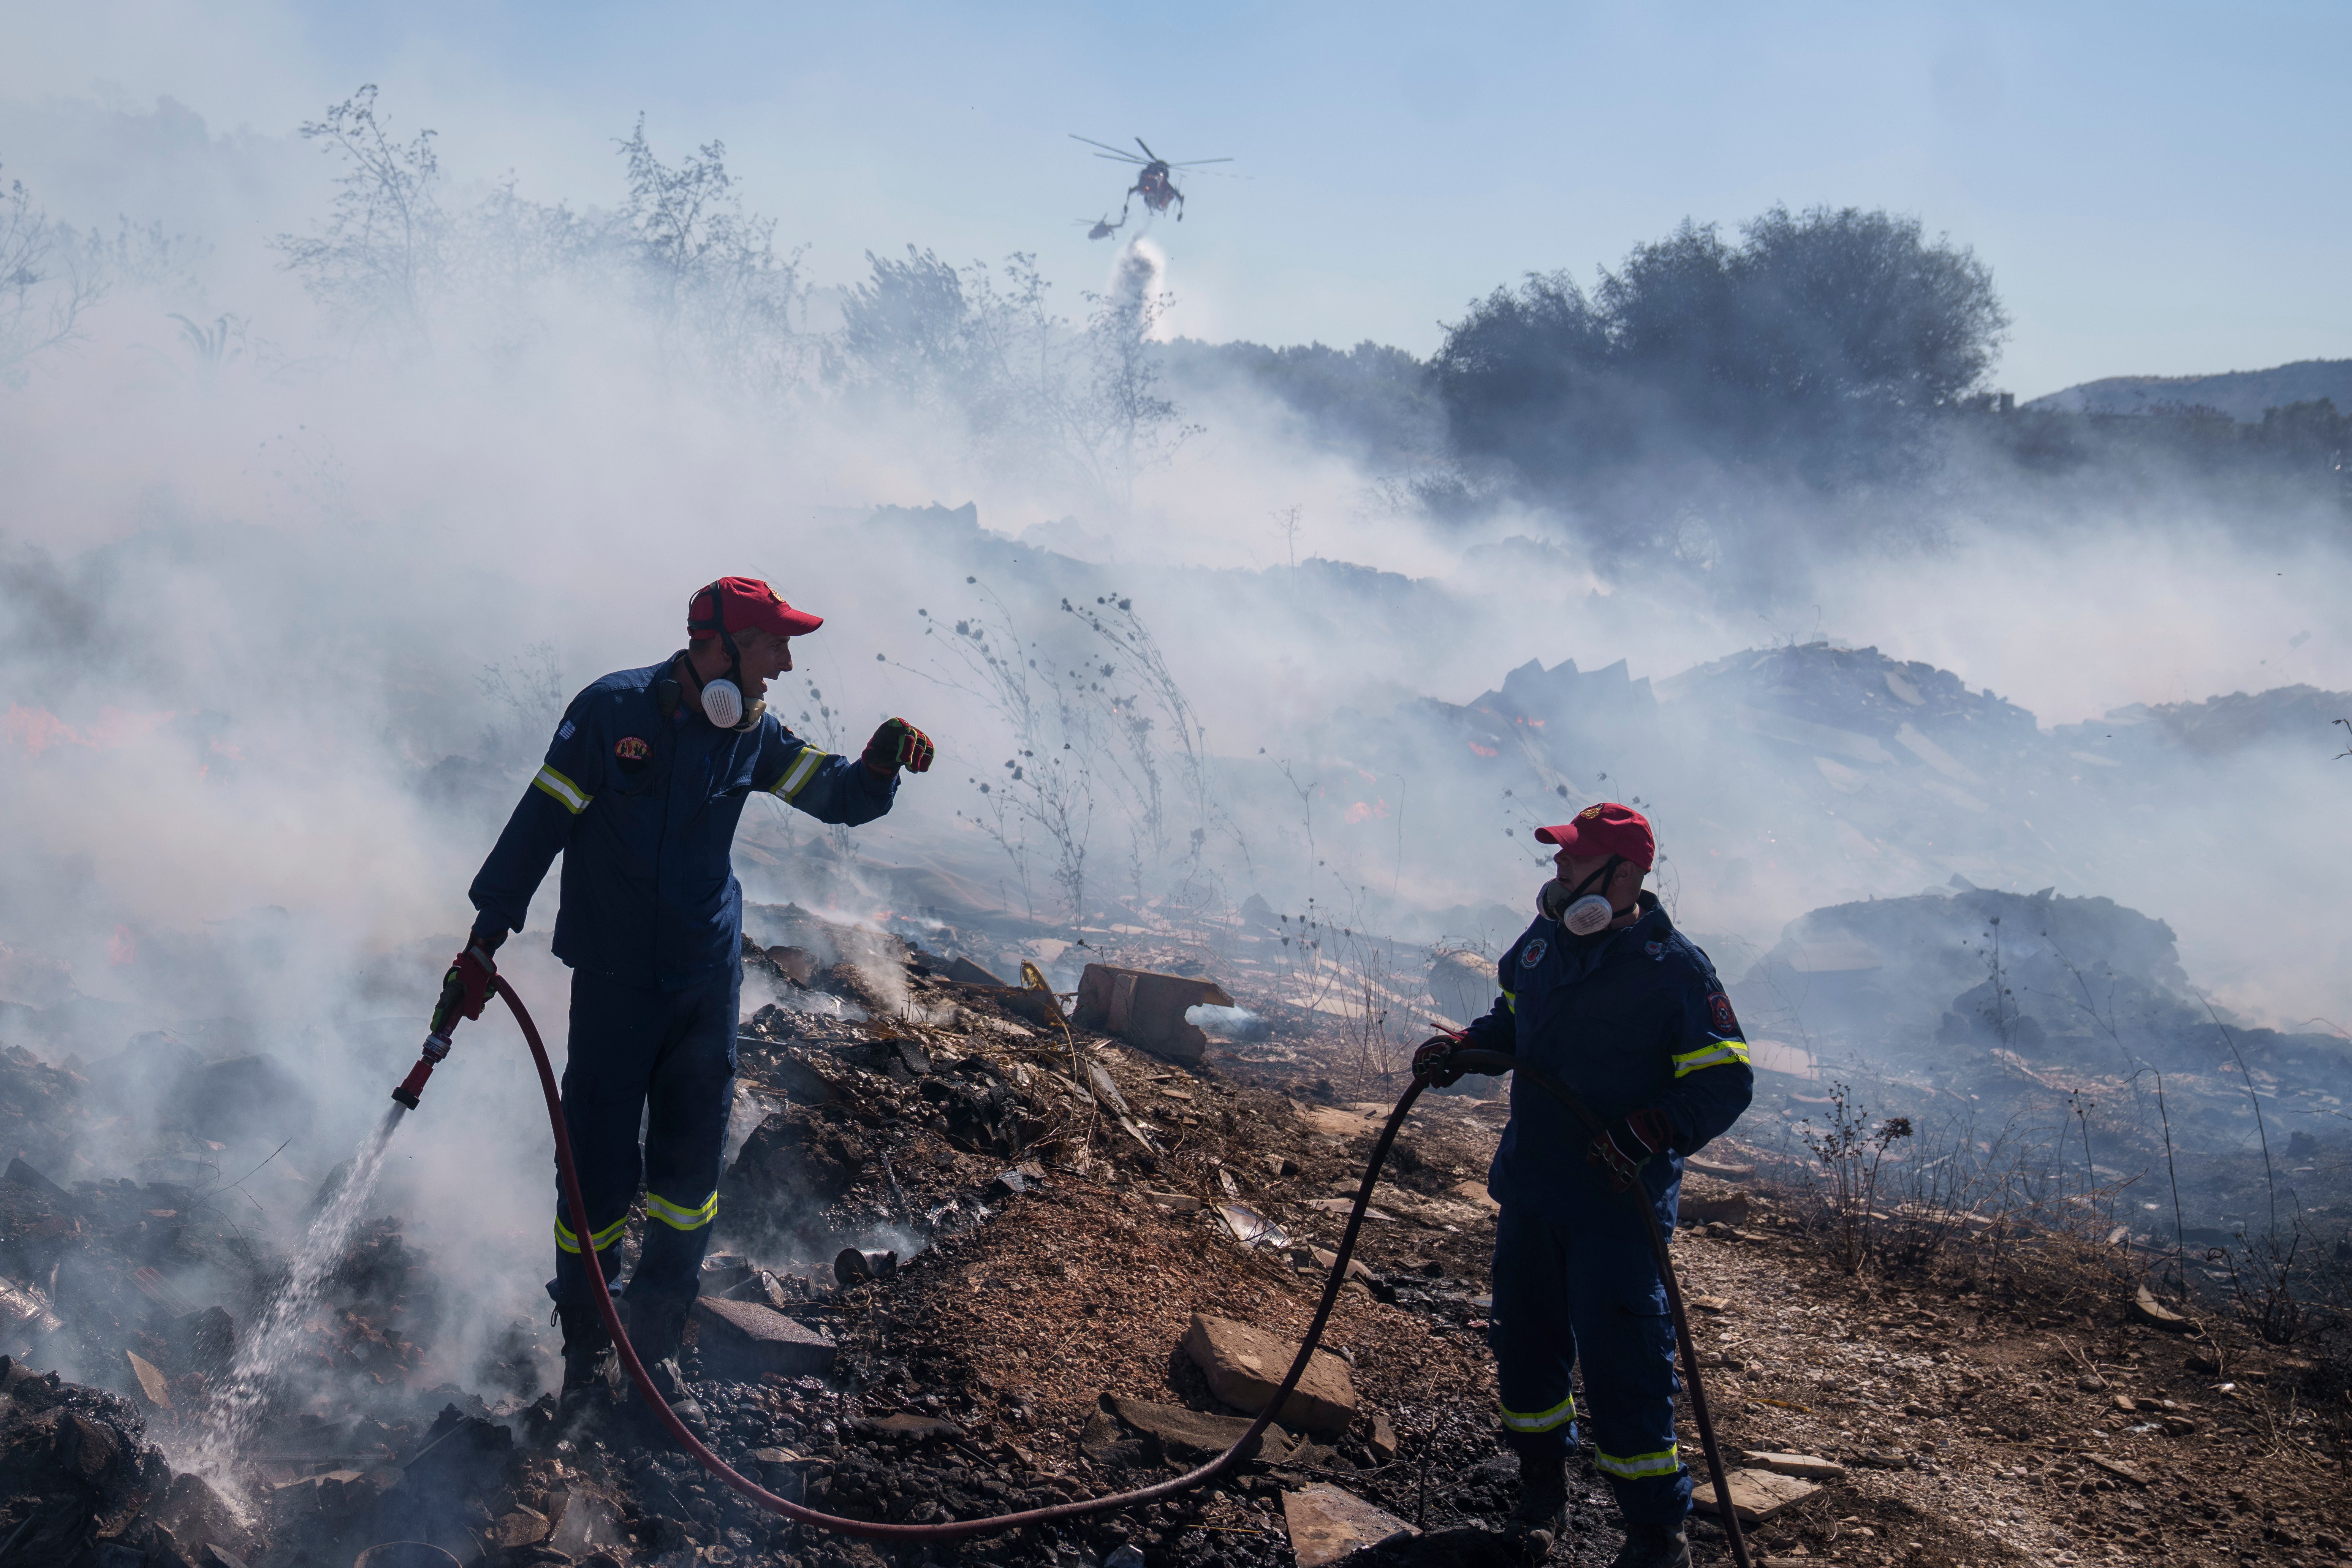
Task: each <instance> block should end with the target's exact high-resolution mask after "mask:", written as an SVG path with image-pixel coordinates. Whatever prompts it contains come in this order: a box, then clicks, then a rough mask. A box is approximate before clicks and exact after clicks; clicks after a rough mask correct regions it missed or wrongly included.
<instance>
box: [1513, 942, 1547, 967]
mask: <svg viewBox="0 0 2352 1568" xmlns="http://www.w3.org/2000/svg"><path fill="white" fill-rule="evenodd" d="M1544 946H1545V943H1544V939H1543V938H1541V937H1538V938H1536V939H1535V941H1533V942H1529V943H1528V945H1527V946H1525V947H1523V948H1521V949H1519V967H1520V968H1521V969H1533V968H1534V967H1535V966H1536V965H1537V964H1538V963H1542V962H1543V955H1544Z"/></svg>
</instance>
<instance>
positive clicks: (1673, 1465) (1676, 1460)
mask: <svg viewBox="0 0 2352 1568" xmlns="http://www.w3.org/2000/svg"><path fill="white" fill-rule="evenodd" d="M1681 1448H1682V1446H1681V1445H1680V1444H1678V1443H1670V1444H1668V1445H1667V1446H1666V1447H1665V1449H1664V1452H1662V1453H1656V1454H1635V1455H1633V1456H1631V1457H1630V1458H1622V1459H1621V1458H1618V1457H1617V1456H1616V1455H1614V1454H1604V1453H1601V1451H1600V1450H1599V1449H1597V1448H1596V1449H1594V1450H1593V1453H1592V1462H1593V1464H1594V1465H1595V1466H1596V1467H1597V1468H1601V1469H1603V1470H1606V1471H1607V1472H1608V1473H1609V1474H1611V1475H1612V1476H1622V1477H1623V1478H1624V1479H1627V1480H1629V1481H1638V1480H1641V1479H1643V1478H1644V1477H1647V1476H1671V1475H1673V1474H1674V1473H1675V1471H1676V1470H1679V1469H1681V1468H1683V1460H1682V1452H1681Z"/></svg>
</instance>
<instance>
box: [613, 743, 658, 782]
mask: <svg viewBox="0 0 2352 1568" xmlns="http://www.w3.org/2000/svg"><path fill="white" fill-rule="evenodd" d="M653 754H654V749H653V748H652V747H651V746H648V745H646V743H645V742H643V741H641V740H639V739H637V737H636V736H635V735H624V736H622V737H621V738H620V739H619V740H618V741H615V742H613V761H614V763H617V764H618V765H619V767H620V770H621V771H622V772H623V773H642V772H644V771H645V766H646V763H648V762H650V761H652V760H653Z"/></svg>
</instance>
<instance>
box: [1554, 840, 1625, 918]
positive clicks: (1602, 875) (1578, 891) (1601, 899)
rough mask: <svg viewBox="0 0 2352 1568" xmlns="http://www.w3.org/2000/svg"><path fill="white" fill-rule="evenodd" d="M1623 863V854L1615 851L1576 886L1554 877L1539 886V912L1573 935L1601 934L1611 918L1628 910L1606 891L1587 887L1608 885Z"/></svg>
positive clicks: (1603, 887)
mask: <svg viewBox="0 0 2352 1568" xmlns="http://www.w3.org/2000/svg"><path fill="white" fill-rule="evenodd" d="M1624 863H1625V862H1624V859H1623V858H1622V857H1620V856H1616V855H1612V856H1611V857H1609V859H1608V862H1607V864H1605V865H1603V866H1602V867H1601V869H1599V870H1598V871H1595V872H1594V873H1592V875H1591V876H1590V877H1587V878H1586V879H1584V880H1583V881H1581V882H1579V883H1578V884H1577V885H1576V886H1575V887H1573V888H1571V887H1570V886H1568V885H1567V884H1566V883H1565V882H1562V881H1561V880H1560V879H1559V878H1557V877H1555V878H1553V879H1551V880H1550V881H1549V882H1546V883H1545V884H1544V885H1543V886H1542V887H1540V888H1538V889H1536V912H1537V913H1538V914H1539V915H1541V916H1543V918H1544V919H1546V920H1549V921H1559V924H1560V927H1561V929H1562V930H1564V931H1567V932H1568V934H1569V935H1570V936H1577V937H1591V936H1599V935H1600V934H1601V932H1602V931H1607V930H1608V929H1609V926H1610V923H1611V922H1612V921H1615V920H1616V918H1617V917H1618V916H1619V915H1622V914H1623V913H1625V912H1626V911H1625V910H1621V909H1618V908H1616V907H1615V906H1613V905H1612V904H1611V903H1610V901H1609V896H1608V894H1607V893H1606V892H1605V891H1603V892H1592V891H1588V890H1587V889H1591V888H1592V887H1594V885H1595V884H1598V885H1599V886H1600V887H1601V888H1602V889H1606V888H1607V887H1608V886H1609V879H1611V878H1612V877H1614V876H1615V875H1616V874H1617V868H1618V867H1620V866H1622V865H1623V864H1624Z"/></svg>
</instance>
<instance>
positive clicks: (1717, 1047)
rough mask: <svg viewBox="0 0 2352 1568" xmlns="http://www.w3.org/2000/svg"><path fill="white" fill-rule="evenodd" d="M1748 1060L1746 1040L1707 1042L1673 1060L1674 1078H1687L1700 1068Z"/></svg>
mask: <svg viewBox="0 0 2352 1568" xmlns="http://www.w3.org/2000/svg"><path fill="white" fill-rule="evenodd" d="M1747 1059H1748V1042H1747V1041H1746V1040H1709V1041H1708V1042H1707V1043H1706V1044H1705V1045H1703V1046H1701V1047H1699V1048H1698V1049H1696V1050H1695V1051H1685V1052H1683V1053H1682V1054H1681V1055H1680V1056H1677V1057H1676V1058H1675V1077H1676V1078H1688V1077H1689V1076H1690V1075H1691V1074H1693V1073H1695V1072H1696V1071H1698V1069H1699V1068H1716V1067H1721V1066H1722V1065H1723V1064H1724V1063H1726V1062H1744V1061H1746V1060H1747Z"/></svg>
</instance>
